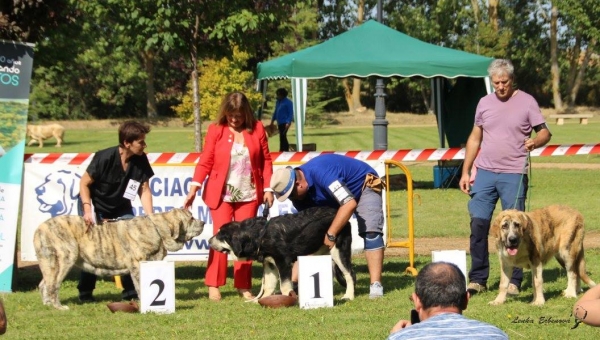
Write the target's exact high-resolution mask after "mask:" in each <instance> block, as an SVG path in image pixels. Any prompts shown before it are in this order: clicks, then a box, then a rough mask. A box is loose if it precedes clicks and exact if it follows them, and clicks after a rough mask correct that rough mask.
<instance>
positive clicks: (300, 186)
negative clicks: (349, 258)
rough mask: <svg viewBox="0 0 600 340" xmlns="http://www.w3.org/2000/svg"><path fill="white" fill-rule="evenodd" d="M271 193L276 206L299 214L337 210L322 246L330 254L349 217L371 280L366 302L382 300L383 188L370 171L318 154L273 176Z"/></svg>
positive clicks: (363, 165)
mask: <svg viewBox="0 0 600 340" xmlns="http://www.w3.org/2000/svg"><path fill="white" fill-rule="evenodd" d="M271 189H272V190H273V191H274V192H275V195H276V196H277V198H278V200H279V201H285V200H286V199H290V200H291V201H292V203H293V204H294V207H295V208H296V209H297V210H299V211H301V210H304V209H306V208H310V207H313V206H323V205H326V206H330V207H334V208H336V209H338V211H337V215H336V217H335V219H334V220H333V223H332V224H331V226H330V227H329V230H328V231H327V234H326V235H324V240H323V243H324V244H325V245H326V246H328V247H329V248H330V249H331V248H332V247H333V246H334V245H335V240H336V237H337V235H338V234H339V233H340V231H341V230H342V228H343V227H344V226H345V225H346V223H348V221H349V220H350V217H352V214H356V219H357V222H358V233H359V235H360V237H362V238H363V239H364V249H365V256H366V258H367V267H368V269H369V275H370V277H371V286H370V293H369V297H370V298H378V297H381V296H383V286H382V285H381V272H382V269H383V249H384V247H385V245H384V241H383V223H384V218H383V202H382V198H381V190H382V189H383V182H381V181H380V180H379V179H378V177H377V172H376V171H375V169H373V168H372V167H371V166H369V165H368V164H367V163H365V162H363V161H360V160H356V159H354V158H350V157H346V156H342V155H337V154H323V155H319V156H317V157H315V158H313V159H311V160H310V161H308V162H306V163H305V164H303V165H301V166H299V167H297V168H295V169H293V168H291V167H287V168H281V169H278V170H277V171H275V172H274V173H273V176H272V177H271ZM295 273H296V270H294V274H295ZM293 279H294V278H292V280H293Z"/></svg>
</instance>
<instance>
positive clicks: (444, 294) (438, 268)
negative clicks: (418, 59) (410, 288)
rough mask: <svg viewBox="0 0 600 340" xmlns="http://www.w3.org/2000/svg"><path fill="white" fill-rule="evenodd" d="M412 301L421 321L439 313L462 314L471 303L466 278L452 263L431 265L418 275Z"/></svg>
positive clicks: (433, 263) (434, 263)
mask: <svg viewBox="0 0 600 340" xmlns="http://www.w3.org/2000/svg"><path fill="white" fill-rule="evenodd" d="M412 300H413V302H414V304H415V309H416V310H417V312H418V313H419V318H420V319H421V320H425V319H427V318H429V317H431V316H433V315H435V314H439V313H446V312H450V313H458V314H462V311H463V310H465V309H467V303H468V301H469V293H468V292H467V283H466V281H465V276H464V275H463V273H462V272H461V271H460V269H459V268H458V267H457V266H456V265H454V264H452V263H446V262H432V263H429V264H428V265H426V266H425V267H423V269H421V271H420V272H419V275H417V280H416V283H415V292H414V293H413V294H412Z"/></svg>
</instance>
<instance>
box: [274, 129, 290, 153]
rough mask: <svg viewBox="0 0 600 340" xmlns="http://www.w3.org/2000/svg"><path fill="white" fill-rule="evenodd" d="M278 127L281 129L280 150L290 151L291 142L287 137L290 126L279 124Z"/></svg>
mask: <svg viewBox="0 0 600 340" xmlns="http://www.w3.org/2000/svg"><path fill="white" fill-rule="evenodd" d="M277 129H278V130H279V151H280V152H285V151H290V143H289V142H288V139H287V132H288V129H289V127H286V124H278V125H277Z"/></svg>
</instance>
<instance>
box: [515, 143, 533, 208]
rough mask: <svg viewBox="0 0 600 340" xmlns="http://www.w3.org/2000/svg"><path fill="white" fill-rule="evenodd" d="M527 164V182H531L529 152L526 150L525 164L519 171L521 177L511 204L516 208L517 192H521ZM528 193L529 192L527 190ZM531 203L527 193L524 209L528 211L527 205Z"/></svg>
mask: <svg viewBox="0 0 600 340" xmlns="http://www.w3.org/2000/svg"><path fill="white" fill-rule="evenodd" d="M528 164H529V169H528V171H529V182H531V153H530V152H527V158H525V165H524V166H523V170H522V171H521V178H520V180H519V187H518V188H517V197H515V204H513V208H514V209H516V208H517V202H519V193H520V192H521V186H522V185H523V177H524V176H525V174H526V173H527V171H525V169H526V168H527V165H528ZM529 187H531V185H530V186H529ZM528 194H529V192H528ZM530 203H531V195H527V198H526V199H525V205H526V207H525V211H528V210H529V209H528V208H527V206H528V205H529V204H530Z"/></svg>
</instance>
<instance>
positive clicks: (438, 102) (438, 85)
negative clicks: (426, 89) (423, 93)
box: [433, 77, 446, 148]
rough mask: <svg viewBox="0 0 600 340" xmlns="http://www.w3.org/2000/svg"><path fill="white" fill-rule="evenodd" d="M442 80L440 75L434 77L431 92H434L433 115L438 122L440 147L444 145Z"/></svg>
mask: <svg viewBox="0 0 600 340" xmlns="http://www.w3.org/2000/svg"><path fill="white" fill-rule="evenodd" d="M442 81H443V79H442V78H441V77H435V79H434V84H435V86H434V87H433V92H434V93H435V115H436V117H437V123H438V135H439V137H440V148H445V147H446V141H445V138H444V133H445V132H444V120H443V119H442V118H443V117H442V114H443V113H442V86H443V84H442Z"/></svg>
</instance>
